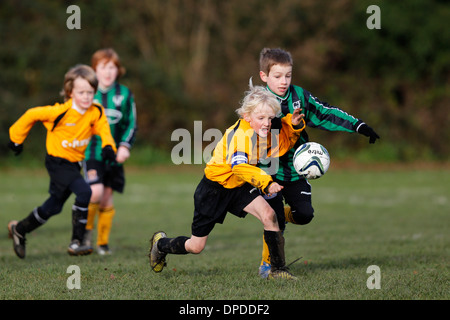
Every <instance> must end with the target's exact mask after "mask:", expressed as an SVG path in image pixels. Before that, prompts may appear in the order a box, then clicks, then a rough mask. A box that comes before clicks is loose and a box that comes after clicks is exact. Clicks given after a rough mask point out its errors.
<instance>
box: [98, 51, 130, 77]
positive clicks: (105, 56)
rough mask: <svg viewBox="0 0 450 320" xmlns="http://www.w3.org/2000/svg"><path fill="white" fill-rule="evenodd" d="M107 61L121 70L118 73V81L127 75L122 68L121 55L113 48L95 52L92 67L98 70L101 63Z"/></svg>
mask: <svg viewBox="0 0 450 320" xmlns="http://www.w3.org/2000/svg"><path fill="white" fill-rule="evenodd" d="M102 60H106V62H109V61H112V62H113V63H114V64H115V65H116V67H117V69H118V70H119V71H118V73H117V79H116V80H119V78H120V77H121V76H123V75H124V74H125V71H126V70H125V68H124V67H123V66H122V63H121V62H120V58H119V55H118V54H117V52H116V51H115V50H114V49H112V48H105V49H100V50H97V51H95V53H94V54H93V55H92V59H91V66H92V68H93V69H94V70H95V69H96V68H97V65H98V64H99V63H100V61H102Z"/></svg>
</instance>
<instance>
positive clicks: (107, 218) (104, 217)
mask: <svg viewBox="0 0 450 320" xmlns="http://www.w3.org/2000/svg"><path fill="white" fill-rule="evenodd" d="M115 213H116V210H115V209H114V206H111V207H107V208H101V209H100V211H99V216H98V227H97V230H98V232H97V245H98V246H102V245H105V244H108V242H109V234H110V233H111V227H112V221H113V218H114V215H115Z"/></svg>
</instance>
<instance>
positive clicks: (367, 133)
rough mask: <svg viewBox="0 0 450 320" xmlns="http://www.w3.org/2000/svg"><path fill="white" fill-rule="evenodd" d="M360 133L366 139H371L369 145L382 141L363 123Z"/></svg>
mask: <svg viewBox="0 0 450 320" xmlns="http://www.w3.org/2000/svg"><path fill="white" fill-rule="evenodd" d="M358 133H361V134H363V135H365V136H366V137H369V143H375V141H376V140H377V139H380V136H379V135H378V134H377V133H376V132H375V131H374V130H373V129H372V128H371V127H369V126H368V125H367V124H365V123H363V124H362V125H361V126H360V127H359V129H358Z"/></svg>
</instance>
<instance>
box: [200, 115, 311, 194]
mask: <svg viewBox="0 0 450 320" xmlns="http://www.w3.org/2000/svg"><path fill="white" fill-rule="evenodd" d="M291 118H292V114H288V115H287V116H286V117H283V118H282V119H281V121H282V124H283V125H282V129H281V130H280V133H279V135H277V136H276V137H275V139H273V138H272V136H271V135H269V136H268V137H267V138H261V137H260V136H258V135H257V134H256V132H255V131H254V130H253V129H252V127H251V126H250V124H249V123H248V122H247V121H245V120H244V119H239V120H238V121H237V122H236V123H235V124H234V125H233V126H231V127H230V128H228V129H227V130H226V132H225V134H224V136H223V137H222V139H221V140H220V141H219V143H218V144H217V145H216V148H215V149H214V152H213V156H212V158H211V160H210V161H209V162H208V163H207V164H206V168H205V176H206V177H207V178H208V179H209V180H212V181H216V182H218V183H220V184H221V185H222V186H224V187H225V188H229V189H231V188H236V187H239V186H242V185H243V184H244V183H245V182H248V183H250V184H251V185H253V186H255V187H257V188H259V189H261V190H264V189H265V188H266V187H267V186H268V185H269V184H270V183H271V182H272V181H273V180H272V177H271V176H270V175H269V174H267V173H266V172H264V170H262V169H261V168H258V167H256V165H257V164H258V162H259V161H261V160H263V159H266V158H268V157H280V156H282V155H283V154H285V153H286V152H287V151H289V150H290V149H291V148H292V147H293V146H294V144H295V143H296V141H297V139H298V138H299V137H300V133H301V131H302V130H303V129H304V128H305V122H304V121H303V119H302V122H301V125H302V126H303V127H302V128H300V129H294V128H293V127H292V124H291ZM273 140H276V141H273Z"/></svg>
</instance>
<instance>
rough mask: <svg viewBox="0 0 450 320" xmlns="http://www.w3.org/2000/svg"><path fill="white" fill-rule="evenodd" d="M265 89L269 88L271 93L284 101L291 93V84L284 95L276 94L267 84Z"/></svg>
mask: <svg viewBox="0 0 450 320" xmlns="http://www.w3.org/2000/svg"><path fill="white" fill-rule="evenodd" d="M267 90H269V91H270V92H271V93H273V94H274V95H275V96H276V97H277V98H278V99H280V100H282V101H284V100H286V99H287V98H288V97H289V94H290V93H291V86H289V88H288V90H287V91H286V94H285V95H284V97H282V96H279V95H277V94H276V93H275V92H273V91H272V90H270V88H269V86H267Z"/></svg>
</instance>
